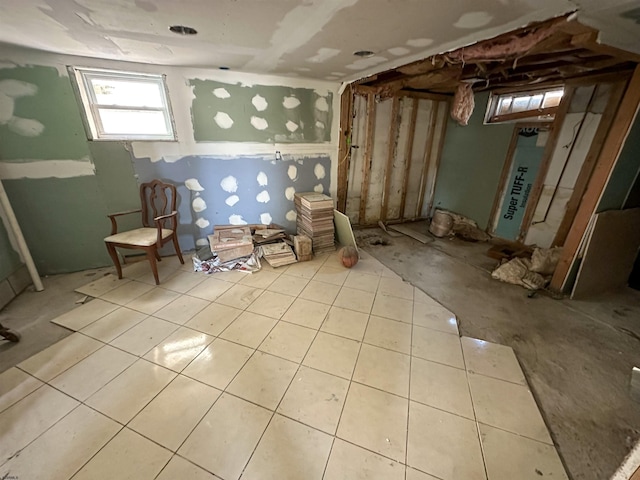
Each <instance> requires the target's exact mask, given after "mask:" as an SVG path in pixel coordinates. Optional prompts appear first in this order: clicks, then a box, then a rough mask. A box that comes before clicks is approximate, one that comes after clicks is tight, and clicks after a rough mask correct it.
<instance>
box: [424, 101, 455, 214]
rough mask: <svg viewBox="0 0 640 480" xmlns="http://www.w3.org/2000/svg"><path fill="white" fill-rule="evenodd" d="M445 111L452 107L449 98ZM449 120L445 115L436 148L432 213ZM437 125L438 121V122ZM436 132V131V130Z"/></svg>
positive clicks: (430, 200)
mask: <svg viewBox="0 0 640 480" xmlns="http://www.w3.org/2000/svg"><path fill="white" fill-rule="evenodd" d="M444 107H445V111H446V112H448V111H449V110H450V109H451V106H450V104H449V101H448V100H447V101H446V102H445V103H444ZM448 124H449V122H448V121H447V117H446V116H445V117H444V119H443V124H442V127H441V128H442V131H441V132H440V141H439V142H438V149H437V150H436V162H435V165H434V166H433V183H432V185H431V190H430V192H431V193H430V194H429V203H428V208H427V211H428V212H429V214H431V210H432V209H433V199H434V196H435V193H436V181H437V179H438V170H439V169H440V159H441V158H442V149H443V148H444V141H445V138H446V136H447V125H448ZM436 125H437V123H436ZM434 134H435V132H434Z"/></svg>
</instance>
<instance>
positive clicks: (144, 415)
mask: <svg viewBox="0 0 640 480" xmlns="http://www.w3.org/2000/svg"><path fill="white" fill-rule="evenodd" d="M220 393H221V392H220V390H217V389H215V388H212V387H210V386H208V385H204V384H202V383H200V382H196V381H195V380H191V379H190V378H187V377H185V376H183V375H178V376H177V377H176V378H175V379H174V380H173V381H172V382H171V383H170V384H169V385H168V386H167V388H165V389H164V390H163V391H162V392H160V394H159V395H158V396H157V397H155V398H154V399H153V400H152V401H151V403H149V404H148V405H147V406H146V407H144V409H142V411H141V412H140V413H139V414H138V415H137V416H136V417H135V418H134V419H133V420H132V421H131V422H130V423H129V425H128V426H129V428H131V429H132V430H135V431H136V432H138V433H141V434H142V435H144V436H145V437H147V438H149V439H151V440H153V441H154V442H157V443H159V444H160V445H162V446H163V447H166V448H168V449H169V450H172V451H174V452H175V451H176V450H177V449H178V448H179V447H180V445H182V442H184V440H185V439H186V438H187V437H188V436H189V434H190V433H191V431H192V430H193V429H194V428H195V426H196V425H197V424H198V422H199V421H200V420H201V419H202V417H203V416H204V415H205V413H207V411H208V410H209V408H210V407H211V405H213V403H214V402H215V401H216V400H217V399H218V397H219V396H220ZM180 477H181V478H187V477H186V476H184V475H181V476H180Z"/></svg>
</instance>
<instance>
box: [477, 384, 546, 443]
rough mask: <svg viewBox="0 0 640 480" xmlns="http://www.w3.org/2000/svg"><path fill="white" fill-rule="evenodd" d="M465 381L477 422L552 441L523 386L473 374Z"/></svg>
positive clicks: (531, 398)
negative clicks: (467, 384)
mask: <svg viewBox="0 0 640 480" xmlns="http://www.w3.org/2000/svg"><path fill="white" fill-rule="evenodd" d="M469 385H470V386H471V396H472V398H473V405H474V407H475V410H476V418H477V419H478V422H480V423H485V424H487V425H491V426H492V427H498V428H501V429H503V430H508V431H510V432H513V433H517V434H519V435H522V436H524V437H528V438H532V439H533V440H538V441H540V442H545V443H548V444H553V442H552V441H551V437H550V436H549V432H548V431H547V426H546V425H545V423H544V420H543V419H542V415H540V410H538V405H536V401H535V400H534V399H533V395H532V394H531V392H530V391H529V389H528V388H527V387H525V386H522V385H516V384H514V383H511V382H505V381H504V380H496V379H495V378H490V377H485V376H483V375H475V374H470V375H469Z"/></svg>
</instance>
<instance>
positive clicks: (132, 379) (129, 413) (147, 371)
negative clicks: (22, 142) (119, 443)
mask: <svg viewBox="0 0 640 480" xmlns="http://www.w3.org/2000/svg"><path fill="white" fill-rule="evenodd" d="M175 376H176V373H175V372H172V371H171V370H167V369H166V368H162V367H160V366H158V365H154V364H153V363H150V362H147V361H146V360H138V361H137V362H135V363H134V364H133V365H131V366H130V367H129V368H127V369H126V370H125V371H124V372H122V373H121V374H120V375H118V376H117V377H116V378H114V379H113V380H111V381H110V382H109V383H107V384H106V385H105V386H104V387H102V388H101V389H100V390H98V391H97V392H96V393H94V394H93V395H91V396H90V397H89V398H88V399H87V400H86V401H85V402H84V403H85V404H86V405H88V406H90V407H92V408H94V409H96V410H98V411H99V412H100V413H103V414H105V415H106V416H108V417H109V418H113V419H114V420H116V421H118V422H120V423H122V424H126V423H127V422H129V420H131V419H132V418H133V417H134V416H136V414H137V413H138V412H139V411H140V410H142V409H143V408H144V406H145V405H146V404H147V403H149V402H150V401H151V400H152V399H153V397H155V396H156V395H157V394H158V393H159V392H160V391H161V390H162V389H163V388H164V387H166V386H167V385H168V384H169V382H171V380H173V378H174V377H175Z"/></svg>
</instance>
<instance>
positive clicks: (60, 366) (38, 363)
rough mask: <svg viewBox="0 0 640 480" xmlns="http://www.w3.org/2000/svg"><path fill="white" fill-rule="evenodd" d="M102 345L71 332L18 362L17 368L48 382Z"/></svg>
mask: <svg viewBox="0 0 640 480" xmlns="http://www.w3.org/2000/svg"><path fill="white" fill-rule="evenodd" d="M102 346H103V344H102V343H100V342H98V341H97V340H94V339H93V338H89V337H86V336H84V335H82V334H81V333H73V334H71V335H69V336H68V337H66V338H63V339H62V340H60V341H59V342H57V343H54V344H53V345H51V346H50V347H48V348H45V349H44V350H42V351H41V352H40V353H36V354H35V355H34V356H32V357H30V358H28V359H26V360H25V361H24V362H22V363H20V364H18V368H20V369H21V370H24V371H25V372H27V373H30V374H31V375H33V376H34V377H36V378H39V379H40V380H42V381H43V382H48V381H49V380H51V379H52V378H54V377H56V376H58V375H60V374H61V373H62V372H64V371H65V370H67V369H68V368H70V367H72V366H74V365H75V364H76V363H78V362H79V361H81V360H82V359H84V358H86V357H88V356H89V355H91V354H92V353H93V352H95V351H96V350H98V349H99V348H101V347H102Z"/></svg>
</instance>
